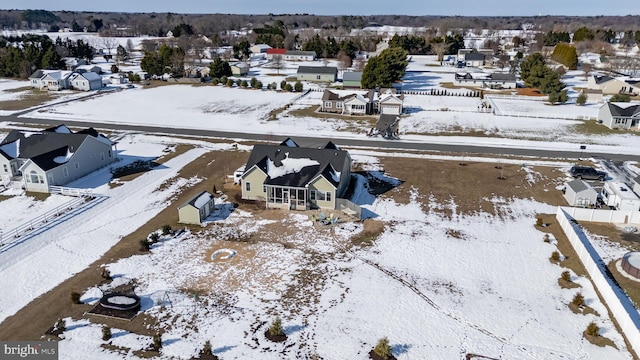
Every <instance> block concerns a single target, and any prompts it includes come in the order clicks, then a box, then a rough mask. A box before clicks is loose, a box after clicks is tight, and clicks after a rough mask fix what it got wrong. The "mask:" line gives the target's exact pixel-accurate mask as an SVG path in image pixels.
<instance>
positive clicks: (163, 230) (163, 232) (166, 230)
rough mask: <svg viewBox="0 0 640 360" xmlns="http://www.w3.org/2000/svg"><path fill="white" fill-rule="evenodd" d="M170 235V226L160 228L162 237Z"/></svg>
mask: <svg viewBox="0 0 640 360" xmlns="http://www.w3.org/2000/svg"><path fill="white" fill-rule="evenodd" d="M170 233H171V225H165V226H163V227H162V235H169V234H170Z"/></svg>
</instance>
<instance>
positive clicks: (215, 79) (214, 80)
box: [211, 78, 220, 86]
mask: <svg viewBox="0 0 640 360" xmlns="http://www.w3.org/2000/svg"><path fill="white" fill-rule="evenodd" d="M219 83H220V80H218V78H213V79H211V85H213V86H216V85H218V84H219Z"/></svg>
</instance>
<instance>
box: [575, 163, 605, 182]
mask: <svg viewBox="0 0 640 360" xmlns="http://www.w3.org/2000/svg"><path fill="white" fill-rule="evenodd" d="M569 173H570V174H571V176H573V177H574V178H576V179H585V180H600V181H604V179H606V178H607V173H606V172H604V171H598V170H596V169H594V168H592V167H589V166H578V165H576V166H572V167H571V170H570V171H569Z"/></svg>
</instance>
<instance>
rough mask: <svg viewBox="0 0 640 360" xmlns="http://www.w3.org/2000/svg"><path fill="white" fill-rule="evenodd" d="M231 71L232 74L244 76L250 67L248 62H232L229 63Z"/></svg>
mask: <svg viewBox="0 0 640 360" xmlns="http://www.w3.org/2000/svg"><path fill="white" fill-rule="evenodd" d="M230 66H231V73H232V74H233V75H234V76H245V75H247V74H248V73H249V69H250V68H251V67H250V66H249V64H245V63H241V62H240V63H234V64H231V65H230Z"/></svg>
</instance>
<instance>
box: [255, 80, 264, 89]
mask: <svg viewBox="0 0 640 360" xmlns="http://www.w3.org/2000/svg"><path fill="white" fill-rule="evenodd" d="M254 88H255V89H258V90H262V81H258V82H257V83H256V86H254Z"/></svg>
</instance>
